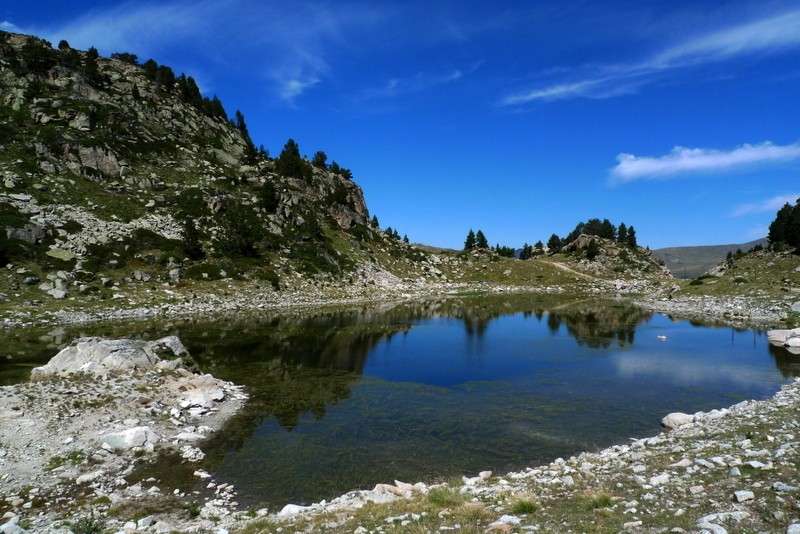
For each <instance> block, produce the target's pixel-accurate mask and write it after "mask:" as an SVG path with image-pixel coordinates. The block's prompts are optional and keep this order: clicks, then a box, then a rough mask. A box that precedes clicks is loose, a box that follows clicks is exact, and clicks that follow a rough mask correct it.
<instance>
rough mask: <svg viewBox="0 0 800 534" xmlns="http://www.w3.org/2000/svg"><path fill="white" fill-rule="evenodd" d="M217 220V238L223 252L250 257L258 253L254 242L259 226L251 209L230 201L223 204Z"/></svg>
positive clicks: (229, 254)
mask: <svg viewBox="0 0 800 534" xmlns="http://www.w3.org/2000/svg"><path fill="white" fill-rule="evenodd" d="M217 222H218V224H219V232H218V234H217V240H218V241H219V248H220V250H221V251H222V253H223V254H226V255H228V256H251V257H255V256H257V255H258V252H257V250H256V242H257V241H258V239H259V238H260V237H261V226H259V224H258V221H257V220H256V219H255V217H254V215H253V210H252V209H250V208H248V207H246V206H242V205H241V204H240V203H239V202H237V201H232V202H230V203H228V204H226V205H225V206H224V208H223V209H222V211H221V212H220V214H219V216H218V221H217Z"/></svg>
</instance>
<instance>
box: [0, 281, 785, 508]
mask: <svg viewBox="0 0 800 534" xmlns="http://www.w3.org/2000/svg"><path fill="white" fill-rule="evenodd" d="M53 334H54V333H53V332H52V331H51V332H41V333H40V332H29V335H28V337H25V335H24V334H23V333H16V335H18V336H21V337H20V339H19V343H17V344H16V345H14V346H15V347H17V349H16V350H17V352H18V354H17V357H16V358H15V359H14V360H12V362H13V367H12V365H9V364H4V365H0V377H2V380H4V381H5V382H11V381H15V380H18V379H19V378H18V377H19V376H23V375H24V373H25V372H26V371H25V367H24V366H25V365H27V364H30V363H31V362H36V361H40V360H42V359H44V361H46V359H47V358H49V356H51V355H52V354H53V353H54V350H52V349H53V347H52V346H53V345H59V344H64V343H66V342H68V341H69V340H70V339H72V338H73V337H76V336H78V335H110V336H140V337H144V338H151V339H154V338H157V337H160V336H163V335H167V334H177V335H179V336H180V337H181V339H182V340H183V341H184V343H185V344H186V345H187V347H188V348H189V351H190V353H191V354H192V355H193V356H194V357H195V359H196V360H197V361H198V363H199V365H200V367H201V368H202V369H203V370H204V371H207V372H211V373H212V374H214V375H216V376H219V377H221V378H225V379H227V380H233V381H235V382H237V383H241V384H244V385H246V387H247V389H248V391H249V393H250V395H251V400H250V402H249V403H248V405H247V406H246V407H245V409H244V410H243V411H242V412H241V413H240V414H238V415H237V416H236V417H235V418H234V419H233V420H232V421H231V422H230V424H228V425H227V427H226V428H225V429H224V431H222V432H220V433H219V434H218V435H217V436H216V437H215V438H214V440H213V442H212V443H211V444H210V445H209V447H208V448H207V452H208V457H207V460H206V467H207V468H209V469H213V470H214V471H215V472H216V474H217V475H218V477H219V478H220V479H221V480H225V481H227V482H232V483H234V484H235V485H236V487H237V491H238V493H239V501H240V502H242V503H243V504H252V505H272V506H273V507H275V506H281V505H283V504H286V503H288V502H294V503H300V504H302V503H310V502H313V501H316V500H320V499H323V498H331V497H334V496H336V495H338V494H341V493H344V492H346V491H348V490H351V489H356V488H371V487H372V486H374V485H375V484H376V483H378V482H392V481H393V480H394V479H400V480H405V481H409V482H416V481H418V480H427V481H432V480H436V479H446V478H448V477H452V476H455V475H460V474H462V473H467V474H474V473H477V472H478V471H481V470H484V469H492V470H494V471H496V472H505V471H507V470H510V469H517V468H521V467H523V466H526V465H535V464H538V463H542V462H547V461H551V460H553V459H554V458H556V457H558V456H566V455H570V454H573V453H575V452H578V451H581V450H595V449H598V448H602V447H605V446H608V445H610V444H613V443H617V442H624V441H626V440H627V438H629V437H636V436H644V435H649V434H652V433H655V432H657V431H658V430H659V422H660V419H661V417H663V415H665V414H666V413H668V412H671V411H685V412H689V413H693V412H695V411H698V410H708V409H711V408H715V407H722V406H728V405H731V404H734V403H736V402H738V401H739V400H742V399H744V398H764V397H767V396H770V395H771V394H773V393H774V392H775V391H776V390H777V389H778V387H779V385H780V384H781V383H783V382H785V381H786V380H787V379H788V378H789V377H791V376H794V375H795V374H798V368H800V366H799V365H798V362H800V360H797V359H793V358H792V357H791V355H789V354H788V353H787V352H785V351H782V350H780V349H775V348H773V347H770V345H769V344H768V343H767V341H766V336H765V335H764V334H763V333H760V332H755V331H751V330H745V331H737V330H733V329H731V328H729V327H713V326H700V325H697V324H693V323H689V322H686V321H676V320H673V319H671V318H669V317H666V316H662V315H657V314H651V313H648V312H643V311H641V310H639V309H637V308H635V307H633V306H630V305H623V304H619V303H609V302H587V301H569V302H564V301H562V300H559V299H558V298H554V297H541V298H540V297H531V296H509V297H491V298H489V297H474V298H462V299H455V298H454V299H447V300H440V301H427V302H420V303H403V304H384V305H380V306H370V307H362V308H351V309H346V310H339V311H325V310H323V311H317V312H314V313H292V314H284V315H263V316H250V317H246V318H237V319H230V318H229V319H220V318H216V319H215V320H213V321H187V322H169V323H165V322H162V323H158V324H152V325H144V324H142V323H138V324H133V325H115V326H110V325H93V326H82V327H79V328H75V329H63V330H61V331H57V332H55V334H56V335H53ZM660 336H661V337H660ZM664 338H665V339H664ZM4 346H5V345H4ZM24 351H28V356H27V357H25V356H21V355H20V354H19V353H23V352H24ZM43 355H47V357H44V356H43Z"/></svg>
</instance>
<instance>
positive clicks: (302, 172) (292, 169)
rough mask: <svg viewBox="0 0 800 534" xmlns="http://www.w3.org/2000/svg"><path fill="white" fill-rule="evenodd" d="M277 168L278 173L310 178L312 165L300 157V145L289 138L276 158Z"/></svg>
mask: <svg viewBox="0 0 800 534" xmlns="http://www.w3.org/2000/svg"><path fill="white" fill-rule="evenodd" d="M275 170H276V171H277V172H278V174H281V175H283V176H289V177H292V178H301V179H306V180H308V179H310V178H311V167H310V166H309V165H308V164H307V163H306V162H305V161H303V158H301V157H300V147H299V146H298V145H297V143H296V142H295V141H294V139H289V140H288V141H286V144H285V145H284V147H283V150H282V151H281V154H280V156H278V159H276V160H275Z"/></svg>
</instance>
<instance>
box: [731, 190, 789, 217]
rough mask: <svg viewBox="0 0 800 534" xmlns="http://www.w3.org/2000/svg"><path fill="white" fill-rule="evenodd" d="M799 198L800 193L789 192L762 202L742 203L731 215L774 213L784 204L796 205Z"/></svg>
mask: <svg viewBox="0 0 800 534" xmlns="http://www.w3.org/2000/svg"><path fill="white" fill-rule="evenodd" d="M798 198H800V193H789V194H787V195H778V196H775V197H772V198H768V199H766V200H762V201H761V202H753V203H749V204H740V205H738V206H736V207H735V208H734V209H733V211H732V212H731V217H741V216H742V215H748V214H750V213H774V212H777V211H778V210H779V209H780V208H782V207H783V205H784V204H787V203H788V204H790V205H794V204H795V202H797V199H798Z"/></svg>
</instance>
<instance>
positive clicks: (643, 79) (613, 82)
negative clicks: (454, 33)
mask: <svg viewBox="0 0 800 534" xmlns="http://www.w3.org/2000/svg"><path fill="white" fill-rule="evenodd" d="M798 47H800V10H795V11H789V12H786V13H783V14H780V15H776V16H772V17H767V18H762V19H758V20H755V21H750V22H746V23H743V24H740V25H738V26H733V27H729V28H724V29H721V30H717V31H713V32H710V33H708V34H705V35H701V36H698V37H695V38H693V39H689V40H686V41H684V42H681V43H678V44H676V45H674V46H671V47H669V48H667V49H664V50H662V51H661V52H658V53H656V54H654V55H652V56H650V57H649V58H646V59H645V60H644V61H640V62H634V63H628V64H609V65H605V66H600V67H596V66H595V67H592V68H591V71H592V72H591V73H584V76H582V77H580V76H579V77H576V78H573V79H572V80H565V81H560V82H557V83H553V84H550V85H544V86H540V87H535V88H533V89H528V90H526V91H521V92H518V93H516V94H512V95H509V96H506V97H505V98H503V99H502V100H501V101H500V105H502V106H515V105H522V104H527V103H530V102H536V101H543V102H548V101H554V100H566V99H570V98H579V97H583V98H609V97H612V96H617V95H620V94H624V93H630V92H635V91H636V90H638V89H639V88H640V87H642V86H644V85H647V84H650V83H653V82H655V81H657V80H659V79H661V78H662V77H664V76H668V75H674V74H675V73H676V72H678V71H680V70H682V69H686V68H689V67H693V66H697V65H705V64H710V63H718V62H722V61H726V60H730V59H733V58H736V57H739V56H746V55H755V54H774V53H779V52H783V51H786V50H791V49H795V48H798ZM584 70H587V69H584Z"/></svg>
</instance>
